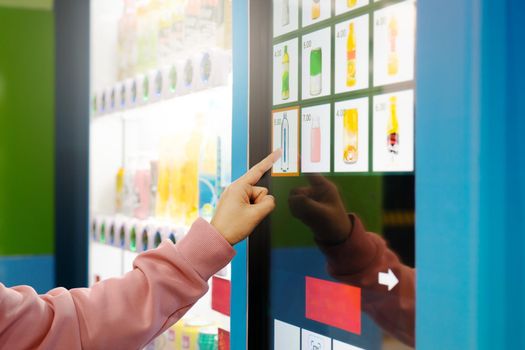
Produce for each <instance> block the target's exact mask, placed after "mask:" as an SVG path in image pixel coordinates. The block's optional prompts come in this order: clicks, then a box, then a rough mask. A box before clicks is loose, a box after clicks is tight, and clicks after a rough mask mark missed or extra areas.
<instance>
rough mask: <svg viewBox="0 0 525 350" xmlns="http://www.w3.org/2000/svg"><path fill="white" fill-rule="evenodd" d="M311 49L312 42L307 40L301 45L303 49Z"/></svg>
mask: <svg viewBox="0 0 525 350" xmlns="http://www.w3.org/2000/svg"><path fill="white" fill-rule="evenodd" d="M311 47H312V40H308V41H305V42H304V43H303V48H304V49H309V48H311Z"/></svg>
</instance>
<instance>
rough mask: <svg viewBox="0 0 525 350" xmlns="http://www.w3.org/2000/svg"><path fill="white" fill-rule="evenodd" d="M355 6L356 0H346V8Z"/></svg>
mask: <svg viewBox="0 0 525 350" xmlns="http://www.w3.org/2000/svg"><path fill="white" fill-rule="evenodd" d="M356 4H357V0H346V6H347V7H348V8H349V9H351V8H352V7H354V6H355V5H356Z"/></svg>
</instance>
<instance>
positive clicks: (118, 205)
mask: <svg viewBox="0 0 525 350" xmlns="http://www.w3.org/2000/svg"><path fill="white" fill-rule="evenodd" d="M125 174H126V170H125V169H124V167H120V168H119V169H118V172H117V179H116V190H117V191H116V198H115V210H116V212H117V213H122V211H123V208H124V181H125Z"/></svg>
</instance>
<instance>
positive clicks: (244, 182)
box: [211, 150, 281, 245]
mask: <svg viewBox="0 0 525 350" xmlns="http://www.w3.org/2000/svg"><path fill="white" fill-rule="evenodd" d="M280 157H281V151H280V150H277V151H275V152H273V153H272V154H270V155H269V156H268V157H266V158H265V159H263V160H262V161H261V162H260V163H258V164H257V165H255V166H254V167H253V168H251V169H250V170H249V171H248V172H247V173H246V174H244V175H243V176H242V177H241V178H239V179H238V180H237V181H235V182H234V183H232V184H231V185H230V186H228V188H226V190H225V191H224V193H223V194H222V196H221V198H220V200H219V204H218V205H217V210H216V212H215V215H214V216H213V219H212V220H211V225H212V226H213V227H215V229H216V230H217V231H219V233H220V234H222V235H223V236H224V238H226V240H227V241H228V242H229V243H230V244H231V245H234V244H236V243H238V242H240V241H242V240H243V239H245V238H246V237H248V235H249V234H250V233H252V231H253V229H255V226H257V225H258V224H259V223H260V222H261V221H262V220H263V219H264V218H265V217H266V216H267V215H268V214H270V213H271V212H272V210H273V209H274V208H275V200H274V198H273V196H271V195H269V194H268V189H267V188H265V187H259V186H255V185H256V184H257V182H258V181H259V179H260V178H261V177H262V176H263V175H264V173H266V172H267V171H268V170H270V169H271V168H272V166H273V164H274V163H275V162H276V161H277V160H278V159H279V158H280Z"/></svg>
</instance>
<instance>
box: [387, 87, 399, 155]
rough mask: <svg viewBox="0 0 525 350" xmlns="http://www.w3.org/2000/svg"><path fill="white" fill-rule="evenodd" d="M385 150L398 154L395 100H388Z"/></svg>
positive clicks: (397, 124) (393, 97)
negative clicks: (388, 113)
mask: <svg viewBox="0 0 525 350" xmlns="http://www.w3.org/2000/svg"><path fill="white" fill-rule="evenodd" d="M387 148H388V152H389V153H391V154H393V155H397V154H399V122H398V119H397V98H396V97H395V96H392V97H391V98H390V118H389V119H388V125H387Z"/></svg>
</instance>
